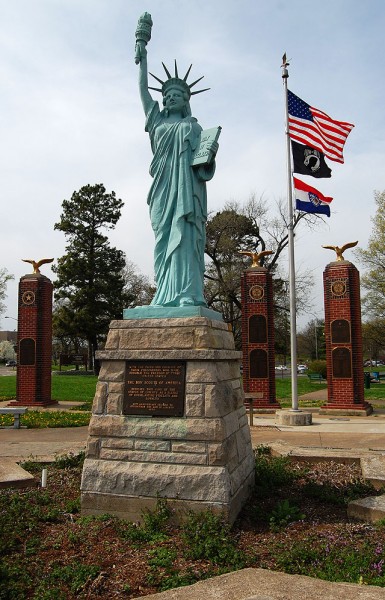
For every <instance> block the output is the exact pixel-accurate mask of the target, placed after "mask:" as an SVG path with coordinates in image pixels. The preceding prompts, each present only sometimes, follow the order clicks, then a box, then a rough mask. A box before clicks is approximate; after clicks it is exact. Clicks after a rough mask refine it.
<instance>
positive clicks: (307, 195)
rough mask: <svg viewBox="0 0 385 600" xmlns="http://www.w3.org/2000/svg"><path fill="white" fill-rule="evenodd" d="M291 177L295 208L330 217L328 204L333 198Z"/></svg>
mask: <svg viewBox="0 0 385 600" xmlns="http://www.w3.org/2000/svg"><path fill="white" fill-rule="evenodd" d="M293 179H294V192H295V207H296V209H297V210H302V211H303V212H307V213H315V214H317V215H326V216H327V217H330V206H329V204H330V203H331V201H332V200H333V198H330V197H328V196H324V195H323V194H321V192H319V191H318V190H316V189H315V188H313V187H311V186H310V185H307V184H306V183H304V182H303V181H301V180H300V179H297V178H296V177H293Z"/></svg>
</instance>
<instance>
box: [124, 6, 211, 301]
mask: <svg viewBox="0 0 385 600" xmlns="http://www.w3.org/2000/svg"><path fill="white" fill-rule="evenodd" d="M151 26H152V19H151V15H149V14H148V13H144V14H143V15H142V16H141V17H140V19H139V22H138V27H137V30H136V49H135V62H136V63H137V64H138V65H139V91H140V98H141V101H142V105H143V109H144V112H145V115H146V125H145V130H146V131H147V132H148V134H149V136H150V141H151V148H152V152H153V155H154V156H153V160H152V162H151V166H150V175H151V177H153V184H152V186H151V189H150V192H149V194H148V198H147V202H148V205H149V209H150V217H151V225H152V228H153V230H154V234H155V253H154V270H155V279H156V283H157V291H156V294H155V297H154V299H153V301H152V303H151V304H152V305H157V306H168V307H170V306H175V307H178V306H186V305H193V306H206V301H205V298H204V294H203V276H204V268H205V265H204V250H205V241H206V229H205V228H206V220H207V197H206V182H207V181H209V180H210V179H211V178H212V177H213V175H214V171H215V155H216V152H217V150H218V143H217V138H218V135H219V131H220V127H217V128H212V129H210V130H206V131H205V132H204V134H205V135H203V133H202V128H201V127H200V125H199V124H198V121H197V120H196V119H195V118H194V117H193V116H192V115H191V108H190V98H191V96H193V95H194V94H199V93H200V92H204V91H206V90H197V91H191V88H192V87H193V86H195V85H196V84H197V83H198V81H200V80H201V79H202V77H200V78H199V79H197V80H196V81H194V82H193V83H188V82H187V78H188V77H189V74H190V70H191V66H190V68H189V69H188V70H187V73H186V74H185V76H184V77H183V78H181V77H179V74H178V67H177V64H176V61H175V65H174V74H173V75H172V74H171V73H170V71H169V70H168V69H167V67H166V66H165V64H164V63H162V64H163V68H164V70H165V73H166V78H164V79H163V80H162V79H160V78H159V77H157V76H155V75H152V73H150V75H151V76H152V77H154V79H155V80H156V81H157V82H158V84H160V87H149V85H148V69H147V50H146V45H147V43H148V41H149V40H150V39H151ZM149 89H151V90H154V91H157V92H160V93H161V94H162V97H163V102H162V106H159V103H158V102H156V101H155V100H153V98H152V97H151V94H150V92H149Z"/></svg>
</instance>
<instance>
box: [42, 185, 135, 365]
mask: <svg viewBox="0 0 385 600" xmlns="http://www.w3.org/2000/svg"><path fill="white" fill-rule="evenodd" d="M122 206H123V202H122V200H120V199H118V198H116V195H115V192H111V193H107V192H106V189H105V187H104V185H103V184H96V185H93V186H91V185H86V186H84V187H82V188H81V189H80V190H79V191H78V192H74V193H73V194H72V197H71V200H64V201H63V203H62V209H63V212H62V214H61V216H60V221H59V222H58V223H56V224H55V229H58V230H59V231H62V232H63V233H64V235H65V236H66V239H67V246H66V254H65V255H64V256H62V257H61V258H59V260H58V264H57V266H54V267H53V270H54V272H56V274H57V280H56V281H55V283H54V286H55V290H56V292H55V298H56V299H57V300H65V303H66V305H67V306H68V307H69V309H70V310H71V311H72V312H73V313H74V315H75V321H76V326H77V328H78V331H77V334H78V335H79V336H80V337H83V338H84V339H86V340H87V342H88V349H89V368H90V369H92V368H93V367H95V370H96V371H97V369H98V366H97V363H96V364H95V362H94V357H95V351H96V350H97V348H98V344H99V342H100V340H101V339H103V337H104V336H105V335H106V333H107V331H108V326H109V322H110V320H111V319H116V318H122V309H123V287H124V277H123V269H124V267H125V264H126V263H125V255H124V253H123V252H122V251H121V250H118V249H117V248H113V247H111V246H110V243H109V240H108V237H107V236H106V235H105V234H104V233H102V231H103V230H106V229H107V230H108V229H114V227H115V225H116V223H117V222H118V220H119V218H120V214H121V208H122Z"/></svg>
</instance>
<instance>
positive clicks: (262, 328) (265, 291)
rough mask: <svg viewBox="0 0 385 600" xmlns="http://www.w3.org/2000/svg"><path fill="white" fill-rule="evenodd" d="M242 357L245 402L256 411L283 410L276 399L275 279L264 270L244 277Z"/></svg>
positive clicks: (242, 283)
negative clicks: (251, 404) (250, 404)
mask: <svg viewBox="0 0 385 600" xmlns="http://www.w3.org/2000/svg"><path fill="white" fill-rule="evenodd" d="M241 297H242V355H243V361H242V362H243V389H244V392H245V402H246V403H247V404H248V403H250V400H251V399H252V401H253V407H254V409H255V410H256V411H260V412H264V411H265V412H267V411H269V412H270V411H271V409H273V410H274V411H275V410H277V409H279V408H280V405H279V403H278V402H277V400H276V398H275V352H274V304H273V279H272V276H271V274H270V273H269V272H268V271H267V269H265V268H264V267H251V268H250V269H247V270H246V271H244V272H243V273H242V275H241Z"/></svg>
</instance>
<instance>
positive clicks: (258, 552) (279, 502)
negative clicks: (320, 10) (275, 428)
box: [0, 447, 385, 600]
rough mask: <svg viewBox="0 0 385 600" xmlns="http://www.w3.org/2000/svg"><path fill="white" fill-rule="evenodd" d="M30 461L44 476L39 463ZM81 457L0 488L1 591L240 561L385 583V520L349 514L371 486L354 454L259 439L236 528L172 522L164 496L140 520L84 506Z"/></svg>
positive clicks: (145, 587) (23, 592) (18, 593)
mask: <svg viewBox="0 0 385 600" xmlns="http://www.w3.org/2000/svg"><path fill="white" fill-rule="evenodd" d="M45 466H46V465H45ZM25 467H26V468H27V469H28V470H29V471H30V472H33V473H34V474H35V475H36V477H37V478H39V477H40V474H41V468H42V465H39V464H34V463H29V464H26V465H25ZM81 468H82V455H79V456H69V457H63V458H61V459H60V460H57V461H56V463H54V464H52V465H49V466H48V482H47V484H48V485H47V487H46V488H36V489H27V490H1V491H0V598H1V599H7V600H8V599H9V600H23V599H24V598H28V599H29V598H32V599H34V600H50V599H52V600H53V599H55V600H73V599H76V598H100V599H107V598H108V599H110V598H138V597H140V596H145V595H147V594H151V593H155V592H157V591H161V590H165V589H169V588H172V587H177V586H180V585H188V584H191V583H194V582H195V581H197V580H200V579H204V578H207V577H211V576H214V575H217V574H220V573H224V572H228V571H231V570H234V569H239V568H243V567H262V568H266V569H273V570H281V571H285V572H287V573H303V574H306V575H312V576H314V577H320V578H323V579H328V580H332V581H348V582H353V583H362V584H371V585H379V586H384V587H385V526H384V525H383V524H381V523H380V524H378V525H368V524H365V523H359V522H353V521H349V520H348V518H347V515H346V505H347V502H348V500H349V499H350V498H353V497H361V496H366V495H370V494H376V493H378V492H376V491H375V490H374V489H373V488H372V487H371V486H369V485H368V484H366V483H365V482H364V481H363V480H362V478H361V475H360V471H359V468H358V466H356V465H343V464H338V463H318V464H308V465H307V464H305V463H299V462H298V463H296V462H293V463H290V462H289V461H288V459H287V458H279V457H278V458H274V457H271V456H270V453H269V449H268V448H267V447H260V448H258V449H257V451H256V485H255V489H254V493H253V496H252V497H251V499H250V501H249V503H248V504H247V506H246V507H245V509H244V510H243V512H242V514H241V515H240V517H239V519H238V520H237V522H236V523H235V525H234V526H233V528H231V529H230V528H229V527H228V525H227V524H226V523H224V522H223V521H222V520H221V518H220V517H218V516H217V515H214V514H213V513H211V512H207V511H206V512H203V513H200V514H187V515H186V521H185V524H184V525H183V526H180V527H176V526H175V525H173V524H172V523H173V521H172V516H173V513H172V510H171V508H170V507H169V505H168V503H167V500H165V499H162V498H159V499H158V505H157V509H156V510H155V511H153V512H148V511H147V512H145V513H144V514H143V523H142V525H139V524H137V523H129V522H126V521H123V520H120V519H117V518H115V517H112V516H110V515H101V516H98V517H88V516H87V517H85V516H81V515H80V513H79V508H80V503H79V485H80V476H81ZM170 517H171V519H170Z"/></svg>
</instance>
